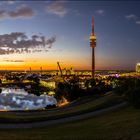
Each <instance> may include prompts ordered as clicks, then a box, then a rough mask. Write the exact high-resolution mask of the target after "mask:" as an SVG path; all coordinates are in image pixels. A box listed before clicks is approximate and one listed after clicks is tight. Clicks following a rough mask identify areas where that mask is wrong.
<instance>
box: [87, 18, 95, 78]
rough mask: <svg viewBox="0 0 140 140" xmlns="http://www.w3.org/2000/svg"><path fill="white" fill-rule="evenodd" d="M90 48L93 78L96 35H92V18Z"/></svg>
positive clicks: (93, 75) (93, 74)
mask: <svg viewBox="0 0 140 140" xmlns="http://www.w3.org/2000/svg"><path fill="white" fill-rule="evenodd" d="M89 39H90V47H91V48H92V78H94V77H95V47H96V35H95V34H94V18H93V17H92V31H91V34H90V38H89Z"/></svg>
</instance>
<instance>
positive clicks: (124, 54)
mask: <svg viewBox="0 0 140 140" xmlns="http://www.w3.org/2000/svg"><path fill="white" fill-rule="evenodd" d="M139 9H140V2H139V1H84V0H83V1H74V0H73V1H68V0H65V1H60V0H57V1H45V0H40V1H39V0H38V1H37V0H34V1H30V0H28V1H27V0H26V1H11V0H5V1H0V70H10V69H11V70H20V69H23V70H28V69H29V68H30V67H31V68H32V69H36V70H38V69H40V67H42V68H43V69H44V70H53V69H57V61H59V62H60V65H61V66H62V68H64V67H66V68H70V67H73V68H74V69H75V70H90V69H91V48H90V44H89V36H90V33H91V20H92V17H94V31H95V34H96V37H97V46H96V48H95V60H96V70H116V69H118V70H134V69H135V65H136V63H138V62H140V11H139Z"/></svg>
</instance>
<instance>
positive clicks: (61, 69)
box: [57, 62, 64, 78]
mask: <svg viewBox="0 0 140 140" xmlns="http://www.w3.org/2000/svg"><path fill="white" fill-rule="evenodd" d="M57 65H58V68H59V71H60V75H61V77H62V78H64V77H63V73H62V69H61V67H60V64H59V62H57Z"/></svg>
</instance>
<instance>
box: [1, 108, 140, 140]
mask: <svg viewBox="0 0 140 140" xmlns="http://www.w3.org/2000/svg"><path fill="white" fill-rule="evenodd" d="M0 139H1V140H7V139H11V140H15V139H16V140H21V139H22V140H31V139H34V140H52V139H55V140H63V139H64V140H71V139H72V140H79V139H82V140H88V139H89V140H96V139H98V140H129V139H134V140H139V139H140V110H137V109H134V108H133V107H130V106H129V107H125V108H122V109H119V110H117V111H114V112H110V113H106V114H104V115H101V116H98V117H93V118H90V119H87V120H83V121H76V122H71V123H66V124H61V125H58V126H52V127H44V128H34V129H14V130H0Z"/></svg>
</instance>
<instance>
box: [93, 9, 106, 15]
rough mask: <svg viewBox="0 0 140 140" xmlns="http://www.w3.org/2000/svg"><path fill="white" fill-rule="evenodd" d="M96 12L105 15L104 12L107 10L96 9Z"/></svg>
mask: <svg viewBox="0 0 140 140" xmlns="http://www.w3.org/2000/svg"><path fill="white" fill-rule="evenodd" d="M95 12H96V14H98V15H104V13H105V11H104V10H102V9H99V10H96V11H95Z"/></svg>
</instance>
